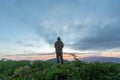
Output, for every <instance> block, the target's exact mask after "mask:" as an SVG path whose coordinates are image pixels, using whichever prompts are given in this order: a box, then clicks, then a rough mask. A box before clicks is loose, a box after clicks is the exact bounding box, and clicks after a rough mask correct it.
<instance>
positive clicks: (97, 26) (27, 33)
mask: <svg viewBox="0 0 120 80" xmlns="http://www.w3.org/2000/svg"><path fill="white" fill-rule="evenodd" d="M0 22H1V23H0V26H1V29H0V43H2V44H3V42H4V43H6V45H9V46H12V45H14V46H16V45H17V47H18V46H20V45H22V46H21V47H23V46H24V48H33V49H34V48H35V50H33V51H36V50H38V51H39V50H40V49H42V50H43V51H44V49H46V48H47V49H49V51H50V49H52V50H54V49H53V48H54V47H53V45H54V42H55V41H56V38H57V37H58V36H60V37H61V38H62V40H63V42H64V44H65V48H68V49H71V50H72V49H73V50H86V51H87V50H93V51H104V50H110V49H111V50H113V49H120V36H119V34H120V1H119V0H117V1H115V0H60V1H56V0H35V1H33V0H29V1H27V0H26V1H23V0H20V1H19V0H12V1H1V2H0ZM4 38H7V39H9V40H8V41H6V42H5V41H4V40H3V39H4ZM26 38H28V39H26ZM10 40H11V41H12V42H14V41H15V43H17V44H15V43H14V44H12V43H11V44H12V45H11V44H10V43H9V41H10ZM16 41H17V42H16ZM18 44H20V45H18ZM3 45H4V44H3ZM1 47H2V46H1ZM43 47H44V48H43ZM10 48H12V47H10ZM15 48H16V47H15ZM18 48H19V47H18ZM39 48H40V49H39ZM52 50H51V51H52Z"/></svg>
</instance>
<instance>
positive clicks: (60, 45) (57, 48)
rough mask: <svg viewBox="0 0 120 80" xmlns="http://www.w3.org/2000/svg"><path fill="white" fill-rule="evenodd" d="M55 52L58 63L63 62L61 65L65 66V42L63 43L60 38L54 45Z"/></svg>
mask: <svg viewBox="0 0 120 80" xmlns="http://www.w3.org/2000/svg"><path fill="white" fill-rule="evenodd" d="M54 47H55V51H56V58H57V63H59V61H60V60H61V63H62V64H63V53H62V49H63V47H64V44H63V42H62V41H61V39H60V37H58V38H57V41H56V42H55V44H54Z"/></svg>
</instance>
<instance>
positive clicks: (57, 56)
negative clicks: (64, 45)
mask: <svg viewBox="0 0 120 80" xmlns="http://www.w3.org/2000/svg"><path fill="white" fill-rule="evenodd" d="M56 58H57V63H59V55H58V54H56Z"/></svg>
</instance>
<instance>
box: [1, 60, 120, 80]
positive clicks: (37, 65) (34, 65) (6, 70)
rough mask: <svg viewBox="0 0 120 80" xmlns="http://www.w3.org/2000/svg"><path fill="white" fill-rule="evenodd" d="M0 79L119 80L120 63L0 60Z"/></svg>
mask: <svg viewBox="0 0 120 80" xmlns="http://www.w3.org/2000/svg"><path fill="white" fill-rule="evenodd" d="M0 80H120V64H117V63H99V62H94V63H86V62H81V61H79V60H76V61H72V62H68V63H65V64H63V65H61V64H56V63H52V62H46V61H34V62H31V61H0Z"/></svg>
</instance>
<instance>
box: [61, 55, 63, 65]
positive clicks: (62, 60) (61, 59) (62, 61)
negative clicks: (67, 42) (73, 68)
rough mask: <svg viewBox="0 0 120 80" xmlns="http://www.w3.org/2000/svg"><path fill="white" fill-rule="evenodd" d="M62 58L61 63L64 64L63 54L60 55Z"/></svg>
mask: <svg viewBox="0 0 120 80" xmlns="http://www.w3.org/2000/svg"><path fill="white" fill-rule="evenodd" d="M60 59H61V64H63V55H62V54H61V55H60Z"/></svg>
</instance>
